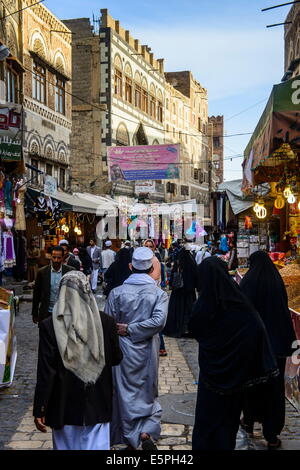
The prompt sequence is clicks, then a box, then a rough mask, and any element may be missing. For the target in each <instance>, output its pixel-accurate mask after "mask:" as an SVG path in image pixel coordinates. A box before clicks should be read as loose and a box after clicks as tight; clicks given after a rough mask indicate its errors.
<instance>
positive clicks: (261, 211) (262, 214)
mask: <svg viewBox="0 0 300 470" xmlns="http://www.w3.org/2000/svg"><path fill="white" fill-rule="evenodd" d="M266 216H267V209H266V208H265V206H264V205H262V204H261V205H260V207H259V209H258V210H257V211H256V217H257V218H258V219H264V218H265V217H266Z"/></svg>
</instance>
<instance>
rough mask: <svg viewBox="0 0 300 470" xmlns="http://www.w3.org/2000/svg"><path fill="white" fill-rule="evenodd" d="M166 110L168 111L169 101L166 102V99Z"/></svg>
mask: <svg viewBox="0 0 300 470" xmlns="http://www.w3.org/2000/svg"><path fill="white" fill-rule="evenodd" d="M166 109H167V110H169V100H168V98H167V99H166Z"/></svg>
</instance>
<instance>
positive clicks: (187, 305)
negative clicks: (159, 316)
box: [163, 248, 197, 338]
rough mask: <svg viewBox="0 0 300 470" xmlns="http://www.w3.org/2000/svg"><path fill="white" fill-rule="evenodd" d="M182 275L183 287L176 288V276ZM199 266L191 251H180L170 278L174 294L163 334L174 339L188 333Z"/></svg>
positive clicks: (171, 297) (172, 294)
mask: <svg viewBox="0 0 300 470" xmlns="http://www.w3.org/2000/svg"><path fill="white" fill-rule="evenodd" d="M175 273H181V274H182V280H183V286H182V287H181V288H175V285H174V284H173V279H174V274H175ZM196 282H197V264H196V261H195V260H194V258H193V256H192V254H191V252H190V250H188V249H186V248H185V249H183V250H181V251H180V253H179V255H178V258H177V259H176V260H175V262H174V266H173V269H172V273H171V278H170V286H171V288H172V293H171V296H170V301H169V309H168V318H167V322H166V325H165V328H164V330H163V334H164V335H166V336H171V337H172V338H180V337H182V336H184V335H185V334H187V333H188V325H189V321H190V318H191V314H192V308H193V304H194V302H195V300H196V290H195V289H196Z"/></svg>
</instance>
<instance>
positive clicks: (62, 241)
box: [59, 240, 69, 246]
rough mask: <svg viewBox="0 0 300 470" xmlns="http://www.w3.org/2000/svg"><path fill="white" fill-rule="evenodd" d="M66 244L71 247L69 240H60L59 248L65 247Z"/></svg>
mask: <svg viewBox="0 0 300 470" xmlns="http://www.w3.org/2000/svg"><path fill="white" fill-rule="evenodd" d="M64 243H66V244H67V245H69V242H68V240H60V242H59V246H60V245H63V244H64Z"/></svg>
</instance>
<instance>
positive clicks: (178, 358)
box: [0, 294, 300, 450]
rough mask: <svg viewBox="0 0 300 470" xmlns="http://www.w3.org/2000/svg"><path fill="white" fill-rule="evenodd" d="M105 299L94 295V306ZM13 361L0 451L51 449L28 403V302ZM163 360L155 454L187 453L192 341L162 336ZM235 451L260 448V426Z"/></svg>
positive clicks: (34, 332) (1, 414)
mask: <svg viewBox="0 0 300 470" xmlns="http://www.w3.org/2000/svg"><path fill="white" fill-rule="evenodd" d="M103 300H104V297H102V296H101V294H98V296H97V301H98V304H99V307H101V305H103ZM16 331H17V340H18V360H17V367H16V372H15V378H14V382H13V385H12V386H11V387H10V388H7V389H3V390H1V391H0V449H1V450H4V449H15V450H29V449H30V450H31V449H38V450H43V449H52V438H51V432H50V431H49V432H48V433H47V434H43V433H40V432H38V431H37V430H36V429H35V426H34V424H33V417H32V402H33V394H34V387H35V376H36V364H37V348H38V329H37V327H36V325H34V324H33V323H32V320H31V303H30V302H22V303H21V304H20V312H19V313H18V315H17V317H16ZM165 339H166V347H167V351H168V356H167V357H163V358H161V360H160V371H159V372H160V373H159V396H160V402H161V404H162V407H163V410H164V411H163V420H162V423H163V424H162V432H161V439H160V440H159V442H158V449H159V450H170V449H173V450H190V449H191V439H192V429H193V420H194V409H195V402H196V392H197V384H196V381H197V375H198V366H197V344H196V342H195V341H194V340H192V339H179V340H176V339H173V338H165ZM281 438H282V441H283V446H282V448H283V450H292V449H300V429H299V414H298V413H297V412H296V410H294V408H293V407H292V406H291V405H290V404H289V403H288V402H287V419H286V426H285V429H284V431H283V432H282V435H281ZM236 448H237V449H238V450H255V449H257V450H265V449H266V445H265V442H264V441H263V439H262V436H261V433H260V428H259V427H257V428H256V432H255V438H254V439H249V438H247V436H246V435H245V433H244V432H243V431H240V432H239V434H238V439H237V446H236Z"/></svg>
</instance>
